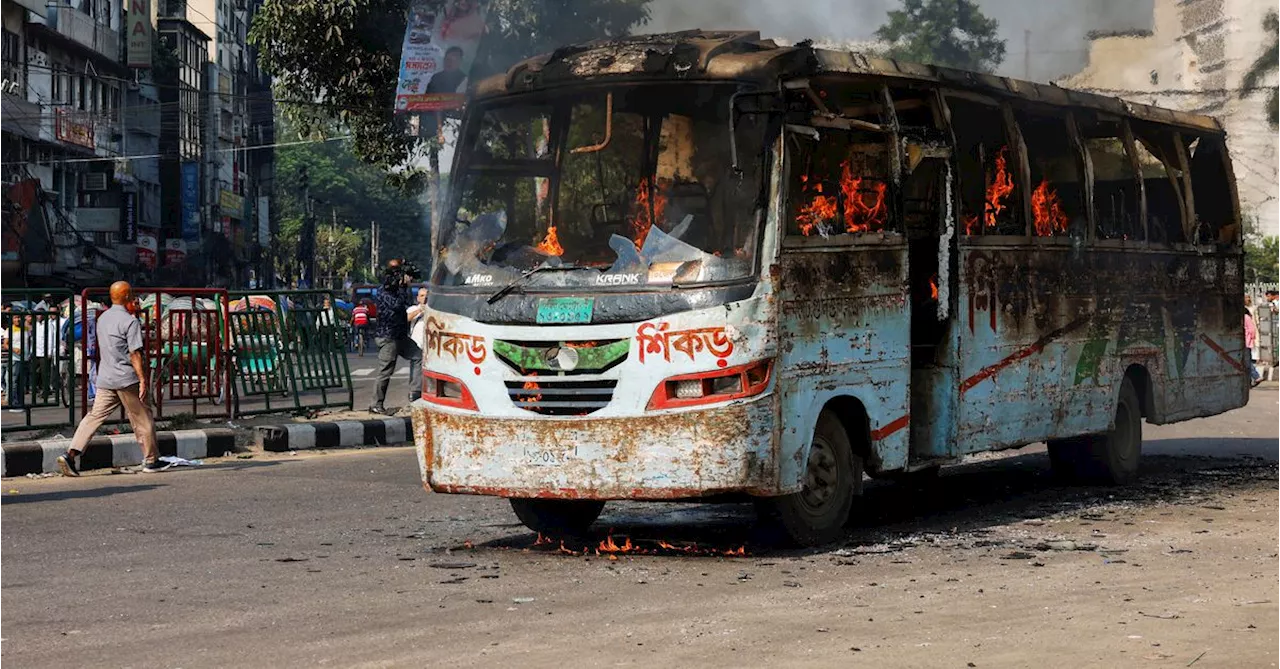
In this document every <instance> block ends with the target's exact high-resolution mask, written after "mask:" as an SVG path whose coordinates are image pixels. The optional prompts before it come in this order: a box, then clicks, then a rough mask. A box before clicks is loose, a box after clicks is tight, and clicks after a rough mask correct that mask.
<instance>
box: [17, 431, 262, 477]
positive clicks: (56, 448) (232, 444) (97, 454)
mask: <svg viewBox="0 0 1280 669" xmlns="http://www.w3.org/2000/svg"><path fill="white" fill-rule="evenodd" d="M156 445H157V446H158V447H159V448H160V455H161V456H165V455H174V456H177V457H180V458H185V459H187V460H197V459H200V458H210V457H217V456H220V455H222V454H223V453H226V452H227V451H235V450H236V432H235V430H231V429H225V428H216V429H208V430H176V431H172V432H157V433H156ZM70 446H71V440H70V439H45V440H37V441H17V442H11V443H7V444H2V445H0V447H3V449H4V458H3V461H2V465H3V471H0V476H26V475H27V474H53V473H56V472H57V471H58V456H59V455H62V454H63V453H66V452H67V448H68V447H70ZM140 464H142V446H141V445H140V444H139V443H138V440H137V438H135V437H134V436H133V435H132V434H116V435H108V436H100V437H94V438H93V439H92V440H90V442H89V447H88V448H87V449H86V450H85V452H84V453H83V454H81V456H80V469H81V470H82V471H88V470H92V469H108V468H111V467H128V466H132V465H140Z"/></svg>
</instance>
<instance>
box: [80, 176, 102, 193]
mask: <svg viewBox="0 0 1280 669" xmlns="http://www.w3.org/2000/svg"><path fill="white" fill-rule="evenodd" d="M106 189H107V173H106V172H86V173H85V174H82V175H81V178H80V192H82V193H90V192H95V191H104V190H106Z"/></svg>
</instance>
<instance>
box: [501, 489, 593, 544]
mask: <svg viewBox="0 0 1280 669" xmlns="http://www.w3.org/2000/svg"><path fill="white" fill-rule="evenodd" d="M508 501H510V502H511V510H512V511H515V512H516V517H517V518H519V519H520V522H522V523H524V525H525V527H527V528H529V529H531V530H533V531H534V532H538V533H541V534H548V535H552V536H562V535H565V534H569V535H576V534H582V533H583V532H585V531H586V530H587V528H589V527H591V523H594V522H596V518H599V517H600V512H601V511H603V510H604V501H603V500H598V499H530V498H525V497H512V498H510V500H508Z"/></svg>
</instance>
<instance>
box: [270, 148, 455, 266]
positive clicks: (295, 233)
mask: <svg viewBox="0 0 1280 669" xmlns="http://www.w3.org/2000/svg"><path fill="white" fill-rule="evenodd" d="M351 144H352V143H351V142H350V141H329V142H316V143H312V144H299V145H295V146H285V147H280V148H279V149H278V150H277V153H276V181H275V203H276V204H275V206H276V207H277V208H278V211H279V212H280V231H279V235H278V237H277V240H276V248H275V252H276V258H277V259H278V261H279V262H278V266H280V267H283V268H287V269H286V272H287V278H297V276H298V266H299V265H298V263H299V261H300V259H299V258H298V257H297V254H298V250H299V247H300V241H301V234H302V227H303V226H302V223H303V219H304V215H305V207H304V204H305V203H304V199H303V178H302V175H303V174H304V173H305V174H306V175H307V181H308V183H309V189H310V197H311V200H312V212H313V215H314V216H315V218H316V221H317V226H316V245H315V249H316V259H317V267H316V272H317V274H318V275H319V276H320V277H324V276H326V275H327V274H328V273H329V272H328V270H327V269H326V268H325V267H323V265H324V264H325V262H326V261H325V253H326V250H325V247H324V244H325V243H326V238H325V236H324V235H325V234H329V233H325V232H324V230H325V228H326V227H327V226H332V225H333V223H334V222H335V221H336V222H337V224H338V228H339V232H336V233H333V234H332V235H331V236H332V237H333V238H334V239H329V240H328V242H329V243H333V242H334V241H335V239H337V238H341V242H342V245H343V246H342V248H347V247H348V246H349V245H350V244H349V243H348V242H350V241H351V238H352V237H351V236H352V235H353V236H354V237H355V238H358V239H359V244H358V248H356V249H355V250H354V251H353V252H351V253H349V254H348V255H351V256H352V257H353V259H354V260H353V261H352V262H351V263H350V268H349V271H351V272H352V274H353V277H354V278H357V279H359V278H366V279H367V278H370V277H368V276H367V275H366V274H362V272H365V271H366V270H367V269H368V264H369V244H370V228H371V227H372V224H373V223H374V222H377V223H378V226H379V244H380V247H381V248H380V252H381V253H380V258H379V259H378V260H379V264H381V263H382V261H383V260H384V259H387V258H391V257H393V256H394V257H407V258H409V259H411V260H413V261H414V262H416V263H418V265H419V266H421V267H426V266H428V264H429V263H428V259H429V257H430V253H429V252H428V246H429V244H428V241H427V235H428V218H429V217H428V214H427V210H426V207H425V205H424V203H423V202H422V201H421V200H420V199H419V198H416V197H412V196H406V195H405V193H404V192H403V190H402V189H401V188H400V187H399V186H398V185H397V184H396V183H395V179H394V177H393V176H392V175H389V174H388V173H387V172H386V171H385V170H383V169H382V168H380V167H377V166H374V165H370V164H368V163H365V162H363V161H361V160H360V159H359V158H357V157H356V156H355V155H354V153H353V152H352V146H351ZM345 228H349V229H350V231H351V232H350V235H347V234H346V233H343V232H342V230H343V229H345ZM344 253H347V252H345V251H344ZM338 264H339V265H341V266H342V267H345V265H343V264H342V263H338ZM346 271H348V270H347V269H341V270H335V272H336V274H334V276H337V277H338V279H339V280H340V279H341V278H342V276H343V275H344V274H345V272H346Z"/></svg>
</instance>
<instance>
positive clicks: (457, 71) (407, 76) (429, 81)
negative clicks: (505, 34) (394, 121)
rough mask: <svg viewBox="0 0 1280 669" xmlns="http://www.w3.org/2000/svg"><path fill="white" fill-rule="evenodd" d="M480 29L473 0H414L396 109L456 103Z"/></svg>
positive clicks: (449, 106) (481, 19)
mask: <svg viewBox="0 0 1280 669" xmlns="http://www.w3.org/2000/svg"><path fill="white" fill-rule="evenodd" d="M483 34H484V12H483V9H482V8H481V6H480V3H479V2H478V1H477V0H417V1H416V2H414V3H413V5H412V7H411V8H410V11H409V23H408V25H407V26H405V30H404V48H403V50H402V52H401V58H400V80H399V82H398V84H397V85H396V111H397V112H420V111H443V110H448V109H458V108H460V107H462V105H463V103H464V102H465V101H466V88H467V78H468V74H467V73H468V72H470V71H471V66H472V64H473V63H474V62H475V58H476V50H477V49H478V48H479V46H480V37H481V36H482V35H483Z"/></svg>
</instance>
